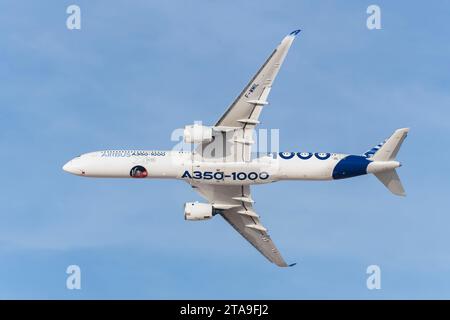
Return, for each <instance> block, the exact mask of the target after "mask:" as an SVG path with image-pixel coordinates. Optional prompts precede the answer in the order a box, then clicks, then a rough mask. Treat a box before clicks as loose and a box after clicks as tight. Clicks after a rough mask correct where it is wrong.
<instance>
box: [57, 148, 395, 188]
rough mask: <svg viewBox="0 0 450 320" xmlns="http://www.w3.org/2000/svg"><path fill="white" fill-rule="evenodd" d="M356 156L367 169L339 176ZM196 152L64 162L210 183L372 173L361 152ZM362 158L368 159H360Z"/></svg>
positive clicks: (106, 155) (72, 168)
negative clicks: (227, 158)
mask: <svg viewBox="0 0 450 320" xmlns="http://www.w3.org/2000/svg"><path fill="white" fill-rule="evenodd" d="M352 157H353V158H355V159H356V160H357V165H356V166H357V167H361V166H362V167H361V168H360V169H361V170H362V171H361V170H360V171H359V172H358V173H357V174H350V175H349V172H346V171H350V170H349V169H343V170H341V171H342V172H341V174H342V175H343V176H339V177H337V174H336V172H337V169H339V168H340V167H342V165H340V166H337V165H338V163H339V162H340V161H341V160H343V159H346V158H347V159H351V158H352ZM194 158H195V157H194V156H193V153H192V152H185V151H142V150H106V151H98V152H91V153H86V154H83V155H81V156H79V157H76V158H74V159H72V160H71V161H69V162H68V163H67V164H66V165H65V166H64V170H65V171H68V172H70V173H73V174H76V175H80V176H86V177H102V178H107V177H109V178H150V179H151V178H156V179H157V178H163V179H181V180H187V181H188V182H189V181H197V182H199V183H205V184H222V185H250V184H262V183H269V182H274V181H279V180H331V179H338V178H346V177H350V176H355V175H360V174H365V173H367V172H368V170H367V167H368V166H369V164H370V162H371V161H370V160H367V159H366V158H365V157H362V156H347V155H344V154H336V153H299V152H298V153H294V152H283V153H271V154H270V155H266V156H262V157H258V158H255V159H253V160H252V161H249V162H220V161H214V162H213V161H206V160H202V161H197V160H194ZM346 161H347V160H346ZM360 162H361V163H363V164H362V165H359V163H360ZM342 163H345V161H344V162H342ZM394 165H395V164H394ZM347 167H348V165H347ZM350 167H351V168H353V167H355V164H354V163H351V166H350ZM369 168H370V166H369ZM346 175H347V176H346Z"/></svg>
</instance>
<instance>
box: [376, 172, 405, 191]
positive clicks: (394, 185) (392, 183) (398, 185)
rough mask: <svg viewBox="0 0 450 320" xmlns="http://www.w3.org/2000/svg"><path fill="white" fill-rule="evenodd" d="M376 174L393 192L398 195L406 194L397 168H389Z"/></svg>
mask: <svg viewBox="0 0 450 320" xmlns="http://www.w3.org/2000/svg"><path fill="white" fill-rule="evenodd" d="M374 175H375V177H377V178H378V180H380V181H381V183H383V184H384V185H385V186H386V188H388V189H389V191H391V192H392V193H393V194H396V195H398V196H406V193H405V189H403V186H402V182H401V181H400V178H399V176H398V174H397V172H396V171H395V169H394V170H389V171H384V172H379V173H375V174H374Z"/></svg>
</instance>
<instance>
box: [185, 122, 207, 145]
mask: <svg viewBox="0 0 450 320" xmlns="http://www.w3.org/2000/svg"><path fill="white" fill-rule="evenodd" d="M183 136H184V142H186V143H203V142H210V141H212V139H213V129H212V128H211V127H205V126H202V125H199V124H193V125H189V126H185V127H184V132H183Z"/></svg>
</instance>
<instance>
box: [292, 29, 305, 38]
mask: <svg viewBox="0 0 450 320" xmlns="http://www.w3.org/2000/svg"><path fill="white" fill-rule="evenodd" d="M300 31H302V30H301V29H297V30H294V31H292V32H291V33H289V35H290V36H294V37H295V36H296V35H298V34H299V33H300Z"/></svg>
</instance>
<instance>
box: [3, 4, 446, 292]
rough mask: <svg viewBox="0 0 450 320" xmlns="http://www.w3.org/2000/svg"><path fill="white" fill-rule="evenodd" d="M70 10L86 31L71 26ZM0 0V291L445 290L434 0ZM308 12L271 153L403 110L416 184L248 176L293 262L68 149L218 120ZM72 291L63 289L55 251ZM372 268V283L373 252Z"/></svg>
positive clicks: (360, 141)
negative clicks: (79, 166) (73, 167)
mask: <svg viewBox="0 0 450 320" xmlns="http://www.w3.org/2000/svg"><path fill="white" fill-rule="evenodd" d="M73 3H75V4H78V5H79V6H80V7H81V14H82V29H81V30H79V31H69V30H67V29H66V26H65V20H66V17H67V14H66V13H65V11H66V8H67V6H68V5H70V4H73ZM372 3H374V2H372V1H370V2H369V1H279V2H274V1H245V2H242V1H217V0H216V1H214V0H213V1H211V0H208V1H206V0H201V1H164V2H163V1H159V2H156V1H143V0H142V1H132V2H130V1H114V2H109V1H39V2H29V1H22V0H21V1H17V0H15V1H2V3H1V4H0V15H1V19H0V88H1V89H0V124H1V130H0V150H1V154H2V156H1V158H0V161H1V165H2V167H3V168H4V169H5V170H3V172H2V173H1V175H0V177H1V180H2V183H1V185H0V194H1V197H0V199H1V201H0V298H3V299H5V298H27V299H28V298H38V299H43V298H62V299H80V298H86V299H91V298H125V299H131V298H138V299H145V298H151V299H165V298H168V299H170V298H177V299H199V298H206V299H215V298H223V299H227V298H254V299H259V298H269V299H280V298H287V299H311V298H324V299H331V298H337V299H345V298H354V299H361V298H367V299H380V298H388V299H389V298H450V250H449V248H448V244H449V242H450V233H449V232H448V230H449V226H450V216H449V212H450V210H449V209H450V200H449V196H448V195H449V191H450V190H449V181H450V173H449V170H447V168H446V166H445V165H442V164H441V160H442V159H448V158H449V156H450V154H449V148H448V143H449V139H448V138H447V137H448V136H449V135H450V126H449V124H448V118H449V116H450V110H449V106H450V93H449V88H450V74H449V72H448V70H449V69H450V59H449V56H450V43H449V42H448V36H449V33H450V25H449V24H448V23H447V18H448V17H447V13H448V11H449V10H450V4H449V3H448V2H446V1H433V2H431V3H430V2H425V1H416V2H411V1H396V2H395V3H393V2H392V1H376V2H375V3H376V4H378V5H379V6H380V7H381V12H382V30H375V31H369V30H368V29H367V28H366V18H367V14H366V8H367V6H368V5H370V4H372ZM299 27H300V28H302V29H303V32H302V33H301V34H300V36H299V37H298V39H297V40H296V42H295V43H294V45H293V46H292V48H291V51H290V52H289V55H288V57H287V60H286V61H285V64H284V66H283V68H282V70H281V72H280V74H279V77H278V78H277V81H276V82H275V85H274V88H273V90H272V93H271V97H270V102H271V104H270V106H269V107H267V109H265V110H264V114H263V115H262V121H263V123H262V127H263V128H280V130H281V131H280V137H281V143H280V144H281V148H282V149H283V150H305V151H332V152H345V153H362V152H364V151H366V150H367V149H369V148H370V147H372V146H373V145H375V144H377V143H379V142H380V141H382V140H383V139H384V138H386V137H387V136H389V135H390V134H391V133H392V132H393V131H394V130H395V129H396V128H400V127H410V128H411V131H410V134H409V136H408V139H407V140H406V142H405V143H404V145H403V147H402V150H401V152H400V155H399V159H400V161H402V163H403V167H402V168H401V169H400V170H399V174H400V176H401V178H402V181H403V183H404V185H405V188H406V191H407V193H408V196H407V197H406V198H399V197H395V196H393V195H391V194H390V193H389V192H388V191H387V190H386V189H385V188H384V187H383V186H382V185H381V184H380V183H379V182H378V181H376V179H375V178H374V177H371V176H364V177H358V178H355V179H349V180H345V181H333V182H280V183H277V184H271V185H265V186H257V187H255V188H254V189H253V194H254V198H255V199H256V201H257V203H256V208H257V210H258V211H259V213H260V214H261V216H262V219H263V222H264V224H265V225H266V226H268V227H269V229H270V233H271V235H272V238H273V239H274V240H275V242H276V243H277V245H278V247H279V249H280V250H281V251H282V253H283V255H284V256H285V257H286V259H287V260H288V261H296V262H298V265H297V266H296V267H294V268H289V269H279V268H277V267H275V266H274V265H272V264H270V263H268V262H267V261H266V260H265V259H264V258H263V257H261V256H260V254H259V253H258V252H257V251H256V250H254V249H253V248H252V247H251V246H250V245H248V244H247V243H246V242H245V241H244V240H243V239H241V238H240V236H239V235H238V234H237V233H236V232H235V231H234V230H232V229H231V228H230V227H229V226H228V225H227V224H226V223H225V222H224V221H223V220H222V219H220V218H219V217H217V218H216V219H213V220H211V221H207V222H204V223H201V222H200V223H188V222H185V221H184V219H183V212H182V211H183V210H182V205H183V203H184V202H187V201H193V200H200V198H199V196H198V195H197V194H195V193H194V191H192V190H191V189H190V188H189V187H188V185H186V184H185V183H183V182H180V181H136V180H132V181H131V180H130V181H128V180H94V179H82V178H79V177H75V176H71V175H69V174H67V173H64V172H63V171H62V170H61V166H62V165H63V164H64V163H65V162H66V161H67V160H69V159H71V158H72V157H74V156H76V155H78V154H80V153H84V152H88V151H93V150H101V149H109V148H111V149H112V148H120V149H122V148H129V149H170V148H171V147H172V145H173V142H172V141H170V134H171V132H172V130H173V129H175V128H179V127H183V126H184V125H186V124H189V123H192V122H193V121H195V120H203V122H204V123H210V124H213V123H214V122H215V120H216V119H217V118H218V117H219V116H220V115H221V114H222V113H223V111H224V110H225V108H226V107H227V106H228V105H229V103H230V102H231V101H232V100H233V99H234V98H235V96H236V95H237V94H238V93H239V92H240V90H241V89H242V87H243V86H244V85H245V84H246V83H247V81H248V79H249V78H250V77H251V76H252V75H253V73H254V72H255V71H256V70H257V69H258V67H259V66H260V64H261V63H262V62H263V61H264V60H265V58H266V56H267V55H268V54H269V53H270V52H271V50H272V49H273V48H274V47H275V46H276V45H277V44H278V43H279V41H280V40H281V38H282V37H283V36H284V35H285V34H287V33H288V32H290V31H292V30H294V29H297V28H299ZM71 264H77V265H79V266H80V267H81V270H82V289H81V290H79V291H76V290H74V291H69V290H67V289H66V287H65V283H66V276H67V275H66V273H65V270H66V267H67V266H68V265H71ZM371 264H377V265H379V266H380V267H381V271H382V280H381V285H382V289H381V290H372V291H370V290H368V289H367V288H366V278H367V275H366V273H365V272H366V268H367V266H369V265H371Z"/></svg>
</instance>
